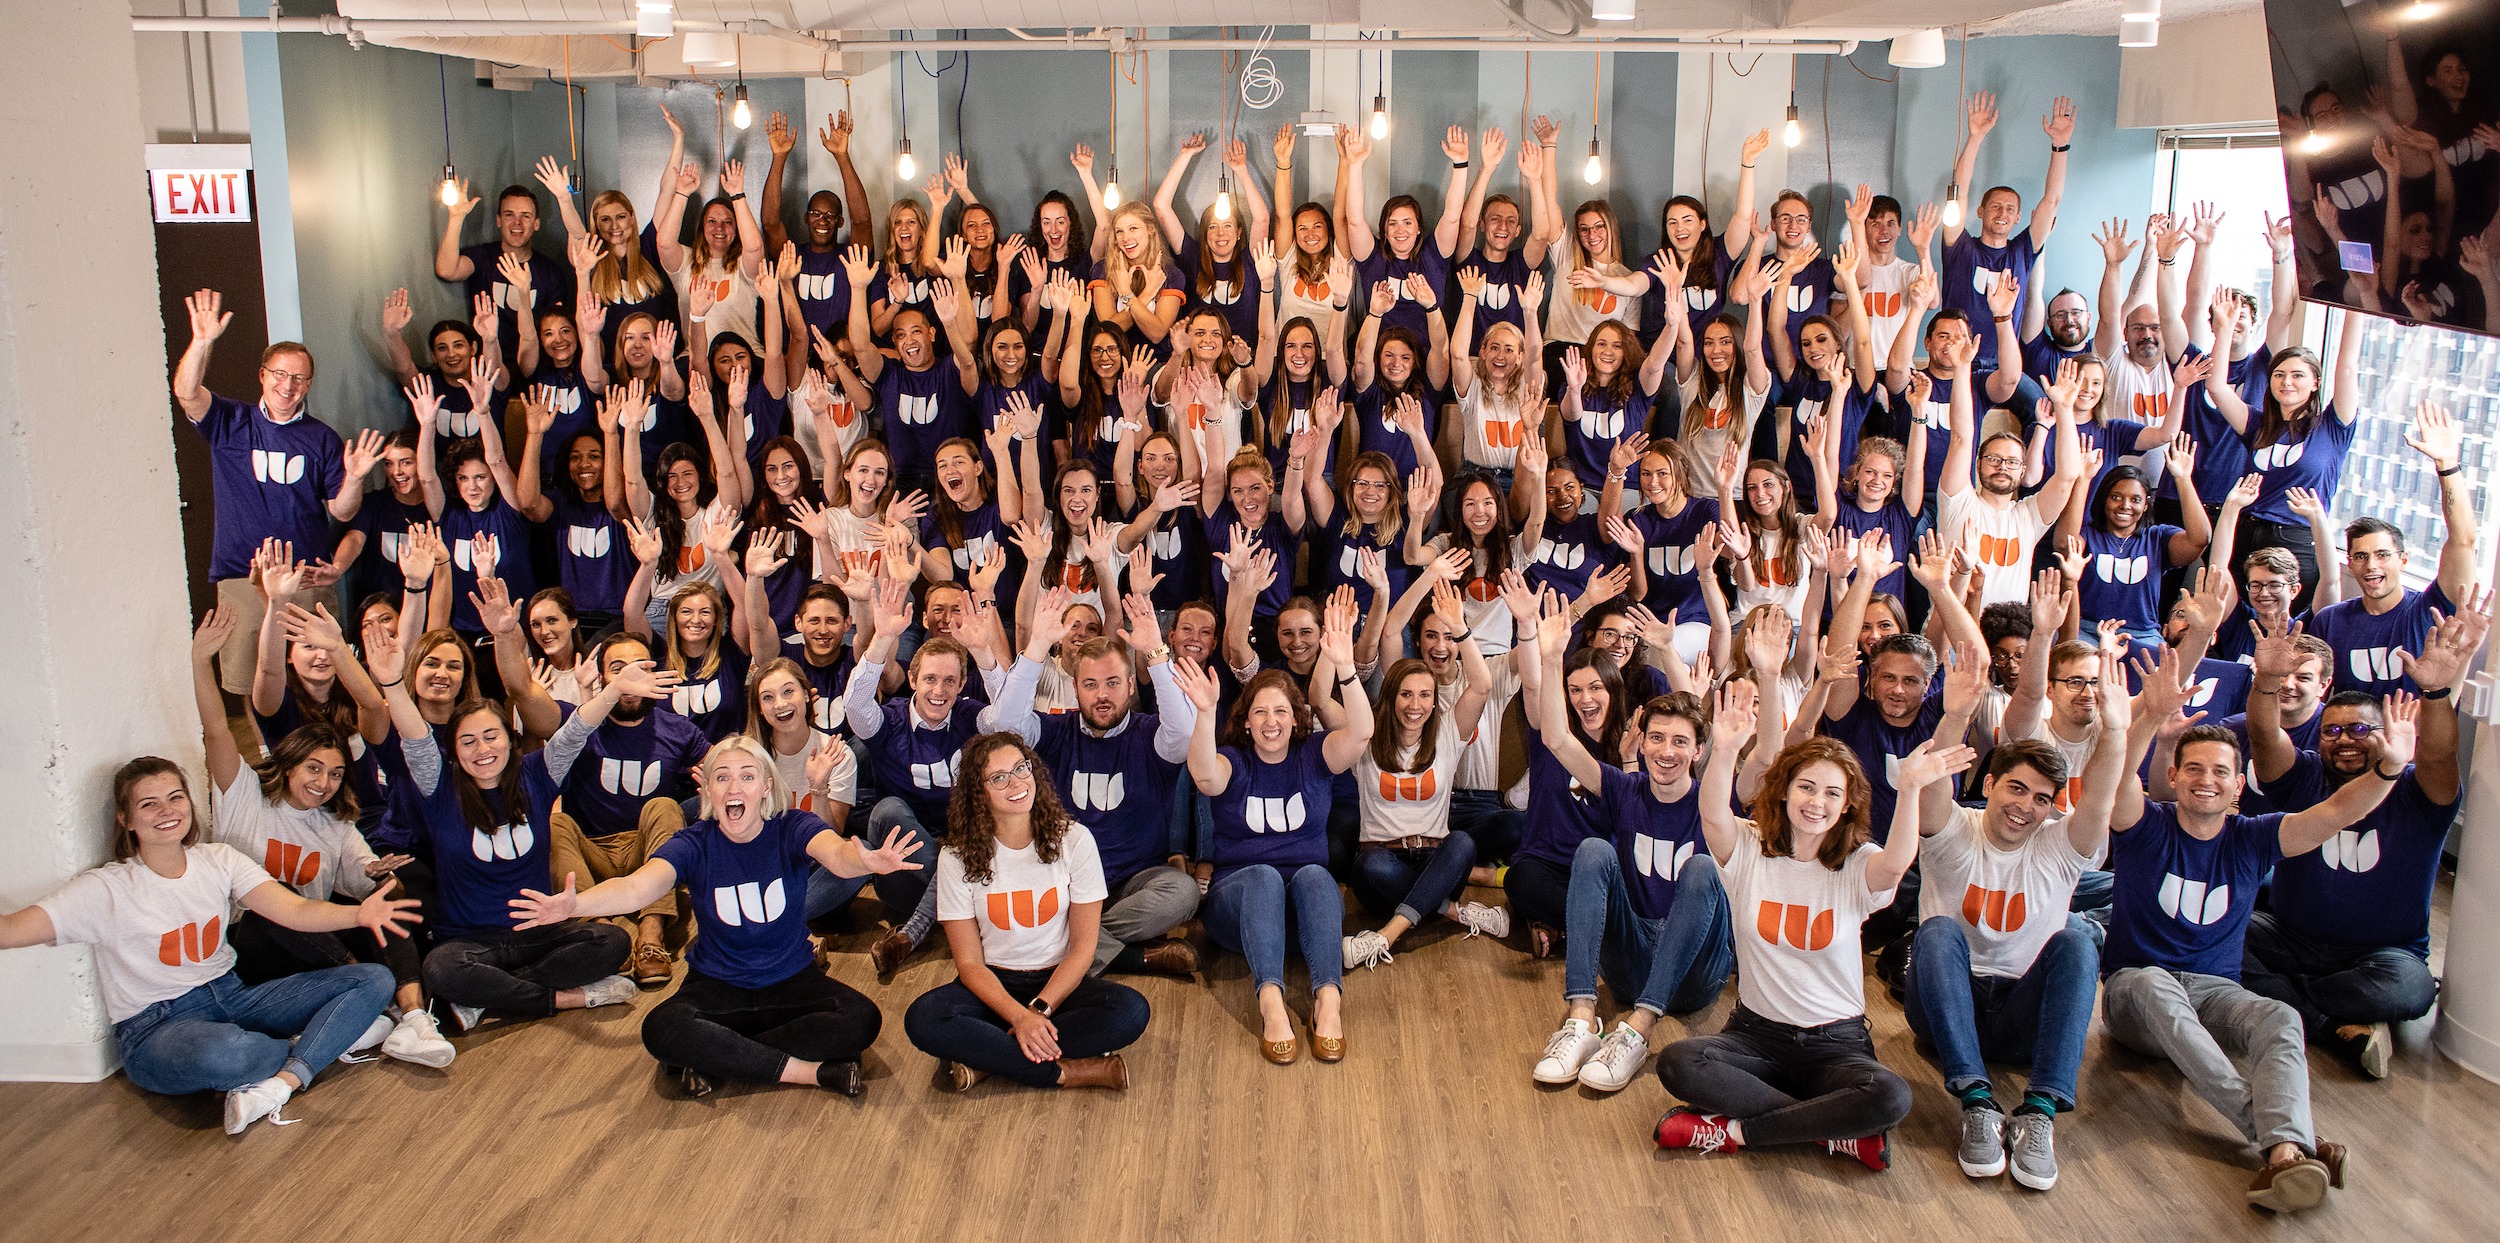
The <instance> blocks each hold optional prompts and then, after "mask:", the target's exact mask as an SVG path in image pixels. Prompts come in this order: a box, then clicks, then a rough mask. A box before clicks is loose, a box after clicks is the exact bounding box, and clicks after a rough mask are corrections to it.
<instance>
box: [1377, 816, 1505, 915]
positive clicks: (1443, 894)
mask: <svg viewBox="0 0 2500 1243" xmlns="http://www.w3.org/2000/svg"><path fill="white" fill-rule="evenodd" d="M1475 866H1476V839H1474V838H1472V837H1469V836H1467V835H1466V834H1464V833H1461V832H1459V831H1457V830H1456V829H1452V830H1451V831H1450V834H1449V836H1447V837H1445V838H1443V839H1441V844H1440V845H1438V846H1433V847H1428V848H1426V849H1422V850H1400V849H1397V848H1395V847H1391V846H1365V847H1363V848H1362V850H1361V851H1360V852H1358V853H1357V854H1356V855H1355V859H1354V896H1355V898H1356V899H1357V900H1358V901H1360V902H1361V903H1362V904H1363V906H1364V908H1365V909H1367V910H1369V911H1371V912H1372V913H1374V914H1378V913H1379V912H1381V911H1382V910H1387V911H1389V912H1390V913H1391V914H1393V915H1397V916H1400V917H1402V918H1404V919H1405V920H1406V922H1407V923H1409V924H1420V923H1422V922H1424V921H1425V920H1426V919H1429V918H1431V917H1432V916H1435V915H1438V914H1440V913H1441V908H1442V907H1444V906H1447V905H1449V901H1450V895H1452V894H1455V893H1457V892H1458V887H1459V886H1460V885H1464V884H1466V883H1467V872H1468V870H1469V869H1470V868H1473V867H1475Z"/></svg>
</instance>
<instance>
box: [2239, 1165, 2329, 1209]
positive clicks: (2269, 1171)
mask: <svg viewBox="0 0 2500 1243" xmlns="http://www.w3.org/2000/svg"><path fill="white" fill-rule="evenodd" d="M2333 1179H2334V1173H2333V1171H2331V1170H2329V1169H2328V1168H2327V1165H2326V1163H2325V1162H2323V1161H2320V1160H2318V1159H2317V1158H2316V1157H2309V1156H2293V1157H2290V1158H2287V1159H2284V1160H2281V1161H2274V1162H2270V1163H2268V1164H2267V1166H2266V1168H2264V1169H2262V1170H2259V1171H2258V1172H2257V1178H2256V1180H2255V1181H2253V1182H2251V1183H2249V1184H2248V1202H2249V1203H2250V1204H2253V1205H2255V1206H2257V1207H2258V1208H2262V1209H2271V1210H2273V1211H2274V1212H2277V1213H2297V1212H2299V1211H2300V1210H2302V1209H2309V1208H2316V1207H2317V1206H2319V1205H2320V1204H2323V1203H2325V1202H2326V1189H2327V1186H2328V1184H2329V1183H2331V1182H2332V1181H2333Z"/></svg>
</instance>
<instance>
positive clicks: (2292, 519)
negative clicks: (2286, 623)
mask: <svg viewBox="0 0 2500 1243" xmlns="http://www.w3.org/2000/svg"><path fill="white" fill-rule="evenodd" d="M2361 318H2362V317H2361V316H2359V315H2357V314H2353V313H2351V312H2346V313H2345V314H2344V317H2343V324H2342V327H2341V330H2340V332H2339V333H2338V335H2337V338H2336V345H2335V372H2334V376H2333V387H2332V389H2327V388H2325V387H2323V386H2322V381H2323V380H2324V379H2325V378H2326V377H2324V376H2323V375H2322V374H2321V371H2320V366H2319V360H2318V356H2317V355H2315V354H2312V353H2310V352H2309V350H2308V349H2307V348H2305V347H2302V346H2298V345H2286V346H2283V347H2281V348H2280V349H2270V350H2269V351H2268V358H2269V360H2270V361H2271V363H2272V366H2271V368H2270V369H2269V370H2268V373H2267V379H2266V389H2265V396H2264V398H2263V400H2262V403H2252V402H2247V401H2243V400H2241V397H2240V394H2239V392H2238V391H2237V390H2236V389H2234V388H2233V387H2232V386H2231V385H2230V384H2228V383H2226V382H2224V381H2223V380H2222V379H2221V378H2220V375H2221V373H2220V372H2219V371H2218V370H2215V369H2211V368H2208V369H2207V374H2206V377H2205V395H2206V400H2208V401H2210V402H2212V403H2213V408H2214V410H2215V411H2216V412H2217V413H2219V414H2220V415H2221V416H2222V420H2223V422H2225V423H2227V424H2229V425H2230V427H2231V430H2232V431H2234V432H2236V433H2238V435H2239V437H2240V439H2241V442H2242V443H2243V444H2244V445H2246V446H2247V450H2248V457H2249V463H2250V468H2251V469H2252V470H2254V471H2255V472H2256V473H2257V476H2258V480H2259V483H2258V490H2257V496H2256V498H2255V500H2254V502H2253V503H2251V504H2249V505H2248V506H2247V510H2246V513H2245V515H2244V516H2242V517H2241V518H2240V522H2239V540H2238V545H2239V547H2240V548H2241V550H2242V551H2247V552H2253V551H2255V550H2257V549H2259V548H2284V549H2288V550H2290V552H2291V554H2292V558H2293V560H2295V561H2299V562H2301V563H2302V565H2301V581H2302V582H2304V583H2314V582H2316V581H2318V575H2319V571H2320V570H2321V568H2322V567H2321V566H2319V565H2318V564H2317V563H2316V560H2315V557H2314V544H2313V543H2312V541H2311V539H2310V526H2309V520H2308V518H2307V517H2306V516H2305V515H2303V514H2301V513H2299V512H2298V511H2296V510H2295V509H2294V508H2293V507H2292V505H2291V495H2290V494H2291V490H2292V489H2294V488H2302V489H2306V490H2308V491H2309V492H2311V493H2312V494H2314V495H2315V496H2316V497H2317V498H2318V500H2319V503H2321V504H2323V505H2325V506H2327V507H2329V508H2332V507H2333V506H2334V504H2335V492H2336V489H2337V488H2338V486H2339V485H2341V484H2342V482H2343V476H2344V457H2345V455H2346V454H2347V453H2349V452H2351V450H2352V442H2353V431H2354V423H2355V421H2356V420H2358V419H2359V418H2360V417H2361V410H2360V400H2361V386H2360V361H2361ZM2213 323H2214V340H2215V342H2216V343H2217V344H2216V349H2217V350H2220V349H2221V348H2223V347H2224V346H2225V345H2227V344H2229V339H2230V335H2231V333H2232V331H2233V317H2232V316H2231V314H2230V306H2229V304H2228V303H2227V301H2226V299H2225V298H2223V297H2219V296H2218V297H2216V299H2215V301H2214V314H2213ZM2405 440H2406V443H2408V444H2410V445H2412V446H2413V447H2414V448H2415V450H2416V451H2418V452H2420V453H2422V454H2424V455H2425V456H2428V457H2429V458H2430V459H2431V462H2432V465H2433V466H2434V467H2435V468H2439V469H2444V470H2449V471H2454V470H2455V469H2456V468H2457V465H2458V462H2457V457H2458V454H2457V447H2458V445H2459V443H2460V442H2459V440H2458V435H2457V429H2456V425H2455V423H2454V422H2453V421H2451V420H2450V419H2449V417H2448V412H2447V411H2446V410H2444V409H2442V408H2440V407H2438V406H2434V405H2432V404H2431V403H2430V402H2428V401H2425V402H2423V403H2422V406H2421V409H2420V412H2419V417H2418V419H2417V425H2416V428H2415V430H2413V431H2409V432H2408V433H2406V437H2405ZM2443 455H2444V456H2443ZM2441 483H2442V484H2443V485H2444V484H2445V483H2446V479H2445V478H2444V477H2443V478H2442V480H2441ZM2186 502H2187V498H2186V496H2185V494H2184V493H2182V494H2181V497H2180V504H2181V505H2182V506H2184V505H2185V504H2186ZM2465 522H2466V524H2467V528H2466V529H2467V531H2468V532H2469V533H2470V532H2471V531H2472V529H2473V514H2472V512H2471V510H2468V511H2467V513H2466V514H2465ZM2469 555H2470V554H2469ZM2292 607H2293V609H2294V611H2298V612H2306V611H2307V610H2308V607H2309V595H2308V593H2306V592H2304V593H2303V594H2302V595H2301V596H2300V597H2299V598H2297V599H2295V600H2294V601H2293V604H2292Z"/></svg>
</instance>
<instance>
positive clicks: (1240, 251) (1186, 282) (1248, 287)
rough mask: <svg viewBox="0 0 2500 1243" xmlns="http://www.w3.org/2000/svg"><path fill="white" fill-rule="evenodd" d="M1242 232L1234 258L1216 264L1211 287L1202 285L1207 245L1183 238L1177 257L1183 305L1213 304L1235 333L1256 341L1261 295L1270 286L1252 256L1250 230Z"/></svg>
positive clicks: (1191, 238) (1190, 308) (1211, 305)
mask: <svg viewBox="0 0 2500 1243" xmlns="http://www.w3.org/2000/svg"><path fill="white" fill-rule="evenodd" d="M1242 232H1243V236H1242V239H1241V242H1240V244H1239V245H1238V246H1236V247H1234V250H1233V262H1232V263H1231V264H1229V265H1227V264H1222V263H1218V264H1217V265H1215V281H1214V283H1213V285H1212V286H1211V287H1209V288H1204V289H1202V288H1200V287H1199V280H1198V262H1199V257H1200V255H1201V253H1202V249H1203V248H1202V247H1201V245H1200V243H1199V241H1198V239H1197V238H1194V237H1189V238H1183V239H1182V240H1181V249H1180V253H1179V254H1178V255H1176V256H1174V258H1176V259H1177V260H1178V261H1179V263H1178V267H1179V268H1180V274H1181V281H1182V285H1181V296H1182V297H1184V298H1186V299H1187V302H1186V303H1184V304H1183V309H1184V310H1192V311H1194V310H1196V309H1198V308H1200V307H1206V308H1209V309H1211V310H1213V311H1215V312H1216V313H1217V314H1219V315H1222V316H1223V317H1224V322H1225V324H1226V325H1228V326H1229V328H1230V330H1231V332H1232V334H1233V335H1234V336H1236V337H1239V338H1241V339H1242V340H1244V341H1248V342H1250V343H1252V344H1254V345H1255V344H1257V343H1258V340H1259V299H1261V298H1263V297H1265V296H1266V289H1265V287H1264V286H1263V285H1262V283H1261V282H1260V280H1259V265H1258V264H1256V263H1253V262H1251V260H1250V245H1251V241H1252V239H1251V238H1250V237H1249V235H1248V233H1249V231H1248V230H1246V229H1245V230H1243V231H1242Z"/></svg>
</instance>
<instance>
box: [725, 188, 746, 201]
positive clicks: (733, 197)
mask: <svg viewBox="0 0 2500 1243" xmlns="http://www.w3.org/2000/svg"><path fill="white" fill-rule="evenodd" d="M746 196H747V192H746V191H744V190H740V191H738V192H737V193H736V194H733V195H730V196H729V201H730V202H732V203H735V202H737V201H738V200H740V199H742V198H745V197H746Z"/></svg>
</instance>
